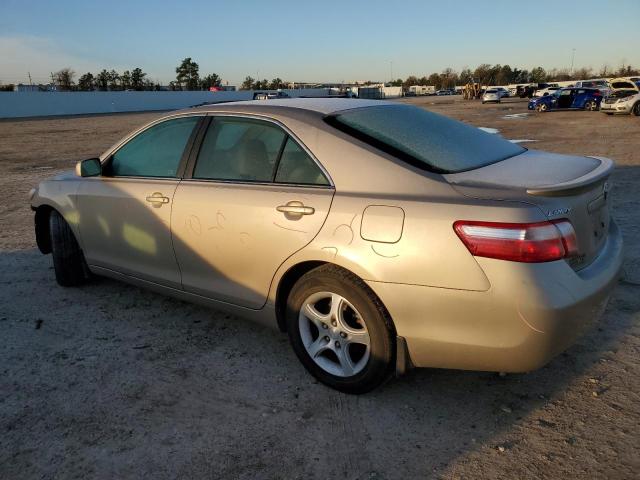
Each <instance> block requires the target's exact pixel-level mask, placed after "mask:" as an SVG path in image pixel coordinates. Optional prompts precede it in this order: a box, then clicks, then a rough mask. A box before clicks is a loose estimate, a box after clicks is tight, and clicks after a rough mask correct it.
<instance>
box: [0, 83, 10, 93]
mask: <svg viewBox="0 0 640 480" xmlns="http://www.w3.org/2000/svg"><path fill="white" fill-rule="evenodd" d="M0 92H13V83H7V84H6V85H5V84H2V83H0Z"/></svg>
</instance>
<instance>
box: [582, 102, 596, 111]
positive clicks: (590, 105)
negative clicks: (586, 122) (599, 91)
mask: <svg viewBox="0 0 640 480" xmlns="http://www.w3.org/2000/svg"><path fill="white" fill-rule="evenodd" d="M584 109H585V110H589V111H591V112H594V111H596V110H597V109H598V104H597V103H596V102H594V101H593V100H589V101H588V102H587V103H585V104H584Z"/></svg>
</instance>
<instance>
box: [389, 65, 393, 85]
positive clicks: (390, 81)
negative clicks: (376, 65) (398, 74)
mask: <svg viewBox="0 0 640 480" xmlns="http://www.w3.org/2000/svg"><path fill="white" fill-rule="evenodd" d="M389 73H390V75H391V78H390V79H389V83H392V82H393V60H389Z"/></svg>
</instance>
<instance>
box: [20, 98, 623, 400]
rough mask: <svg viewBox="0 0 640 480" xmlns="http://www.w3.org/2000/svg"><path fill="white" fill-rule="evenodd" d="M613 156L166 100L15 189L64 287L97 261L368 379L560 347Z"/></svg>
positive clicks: (373, 382)
mask: <svg viewBox="0 0 640 480" xmlns="http://www.w3.org/2000/svg"><path fill="white" fill-rule="evenodd" d="M612 169H613V163H612V161H611V160H609V159H607V158H601V157H590V156H589V157H587V156H585V157H583V156H572V155H559V154H553V153H547V152H542V151H535V150H527V149H525V148H523V147H522V146H519V145H517V144H514V143H511V142H509V141H507V140H505V139H503V138H501V137H500V136H498V135H492V134H489V133H486V132H483V131H481V130H479V129H477V128H475V127H472V126H469V125H467V124H464V123H461V122H458V121H455V120H452V119H449V118H447V117H445V116H442V115H438V114H436V113H432V112H430V111H427V110H425V109H421V108H418V107H414V106H410V105H403V104H398V103H393V102H387V101H375V100H355V99H274V100H270V101H267V102H264V101H249V102H236V103H227V104H218V105H205V106H201V107H198V108H192V109H187V110H183V111H179V112H174V113H171V114H168V115H166V116H164V117H162V118H160V119H158V120H155V121H153V122H151V123H149V124H148V125H145V126H144V127H142V128H140V129H138V130H137V131H135V132H133V133H131V134H130V135H128V136H127V137H125V138H123V139H122V140H121V141H119V142H118V143H116V144H115V145H114V146H113V147H111V148H109V149H108V150H107V151H106V152H104V153H103V154H102V155H101V156H100V157H99V158H91V159H87V160H83V161H81V162H79V163H78V164H77V166H76V169H75V171H72V172H68V173H64V174H61V175H58V176H56V177H54V178H51V179H49V180H46V181H44V182H42V183H41V184H40V185H39V186H38V187H37V188H35V189H33V190H32V191H31V194H30V199H31V200H30V201H31V206H32V209H33V210H35V231H36V238H37V244H38V247H39V249H40V251H41V252H42V253H44V254H48V253H51V254H52V257H53V265H54V270H55V276H56V279H57V281H58V283H59V284H60V285H63V286H73V285H79V284H81V283H83V282H85V281H86V280H87V279H88V278H89V277H90V275H102V276H107V277H112V278H115V279H118V280H122V281H125V282H130V283H133V284H135V285H139V286H143V287H147V288H150V289H154V290H156V291H158V292H162V293H164V294H168V295H173V296H175V297H178V298H180V299H183V300H186V301H192V302H199V303H202V304H205V305H209V306H213V307H215V308H218V309H223V310H227V311H231V312H234V313H236V314H238V315H239V316H244V317H248V318H250V319H253V320H256V321H259V322H262V323H264V324H266V325H269V326H272V327H275V328H279V329H280V330H281V331H283V332H286V333H287V334H288V336H289V339H290V342H291V346H292V348H293V350H294V351H295V353H296V355H297V357H298V358H299V360H300V362H301V363H302V364H303V365H304V367H305V368H306V369H307V370H308V371H309V372H310V373H311V374H312V375H313V376H315V377H316V378H317V379H319V380H320V381H321V382H323V383H325V384H326V385H328V386H330V387H333V388H335V389H338V390H341V391H344V392H349V393H363V392H367V391H369V390H371V389H373V388H375V387H377V386H379V385H380V384H381V383H383V382H384V381H385V380H387V379H388V378H390V377H391V376H393V374H394V373H395V374H399V373H402V372H404V371H405V370H406V369H407V368H409V367H440V368H454V369H471V370H484V371H504V372H525V371H529V370H533V369H536V368H539V367H540V366H542V365H544V364H545V363H547V362H548V361H549V360H550V359H551V358H553V357H554V356H555V355H556V354H558V353H559V352H561V351H562V350H564V349H566V348H567V347H568V346H569V345H570V344H571V343H572V342H573V341H574V340H575V339H576V337H577V336H578V335H580V334H581V333H582V332H583V331H585V329H586V328H588V326H589V325H590V324H592V323H593V322H594V321H595V320H596V319H597V317H598V314H599V313H600V312H601V311H602V309H603V307H604V305H605V304H606V301H607V298H608V296H609V294H610V291H611V289H612V287H613V286H614V284H615V282H616V278H617V276H618V272H619V270H620V266H621V261H622V239H621V235H620V232H619V231H618V228H617V227H616V225H615V223H614V222H613V221H612V219H611V217H610V214H609V209H610V189H611V183H610V179H609V177H610V174H611V171H612Z"/></svg>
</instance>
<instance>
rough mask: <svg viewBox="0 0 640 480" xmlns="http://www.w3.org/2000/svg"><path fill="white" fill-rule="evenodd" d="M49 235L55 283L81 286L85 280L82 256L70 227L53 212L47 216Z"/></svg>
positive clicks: (66, 285) (85, 270) (60, 216)
mask: <svg viewBox="0 0 640 480" xmlns="http://www.w3.org/2000/svg"><path fill="white" fill-rule="evenodd" d="M49 233H50V235H51V256H52V257H53V269H54V271H55V273H56V281H57V282H58V284H60V285H62V286H63V287H73V286H76V285H80V284H82V283H83V282H84V281H85V280H86V278H87V269H86V268H85V260H84V255H83V254H82V250H81V249H80V245H78V241H77V240H76V237H75V236H74V235H73V231H72V230H71V227H69V224H68V223H67V222H66V221H65V219H64V218H62V215H60V214H59V213H58V212H56V211H55V210H54V211H52V212H51V215H50V216H49Z"/></svg>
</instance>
